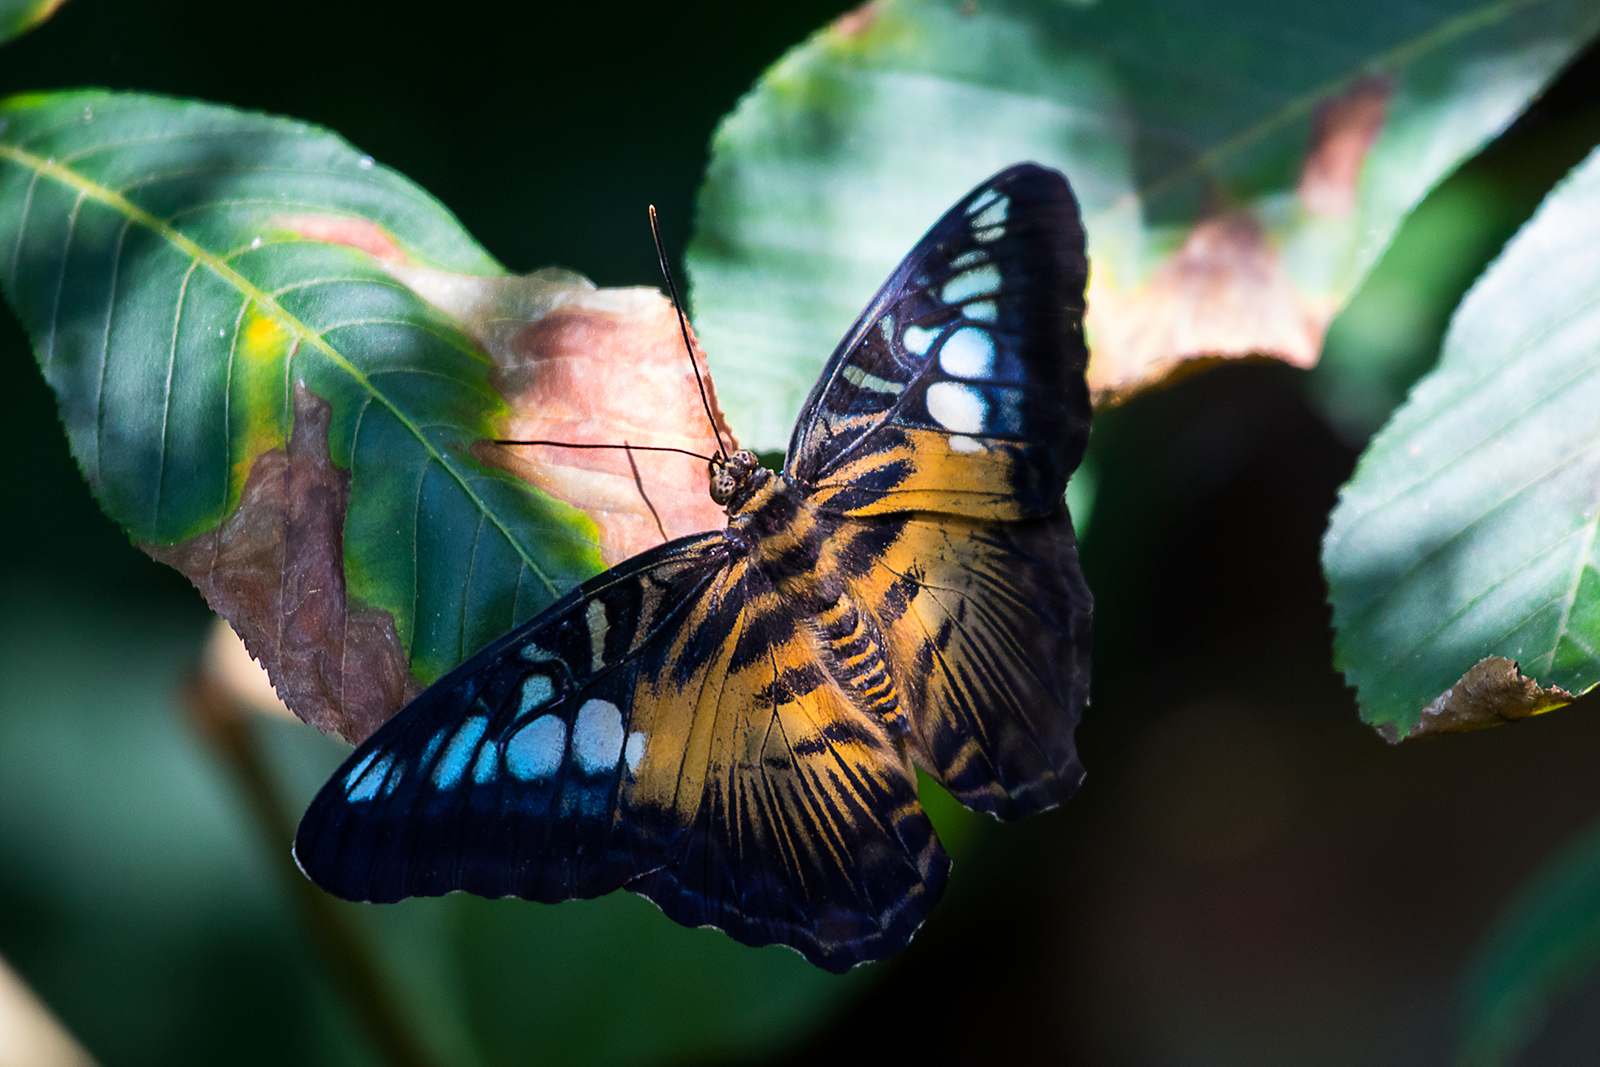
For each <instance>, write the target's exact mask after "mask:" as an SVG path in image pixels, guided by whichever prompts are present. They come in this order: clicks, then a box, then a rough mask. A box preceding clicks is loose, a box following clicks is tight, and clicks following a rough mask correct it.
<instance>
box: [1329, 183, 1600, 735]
mask: <svg viewBox="0 0 1600 1067" xmlns="http://www.w3.org/2000/svg"><path fill="white" fill-rule="evenodd" d="M1597 293H1600V153H1596V154H1594V155H1591V156H1590V157H1589V159H1588V160H1587V161H1585V162H1584V163H1583V164H1582V165H1581V166H1580V167H1578V168H1577V169H1576V170H1575V171H1574V172H1573V173H1572V174H1571V175H1570V176H1569V177H1568V178H1567V179H1566V180H1564V181H1563V182H1562V184H1561V185H1559V186H1558V187H1557V189H1556V190H1555V191H1554V192H1553V193H1552V194H1551V195H1550V196H1549V197H1548V198H1547V199H1546V201H1545V203H1544V204H1543V205H1542V206H1541V207H1540V209H1539V211H1538V212H1537V213H1536V214H1535V215H1534V217H1533V219H1532V220H1530V221H1529V223H1528V224H1527V225H1526V226H1525V227H1523V229H1522V231H1521V232H1520V233H1519V234H1518V235H1517V236H1516V238H1515V239H1514V240H1513V241H1512V242H1511V243H1510V244H1509V245H1508V246H1507V247H1506V250H1505V251H1504V252H1503V253H1502V254H1501V256H1500V258H1499V259H1498V260H1496V261H1495V263H1494V265H1493V266H1492V267H1490V269H1489V270H1488V272H1487V273H1486V274H1485V275H1484V277H1483V278H1482V279H1480V280H1479V282H1478V284H1477V285H1476V286H1474V287H1473V289H1472V291H1471V292H1470V293H1468V295H1467V297H1466V299H1465V300H1463V301H1462V303H1461V306H1460V308H1458V309H1457V311H1456V314H1455V317H1454V319H1453V320H1452V321H1451V324H1450V330H1449V333H1448V334H1447V335H1446V337H1445V344H1444V351H1443V354H1442V355H1441V356H1440V359H1439V366H1438V367H1437V368H1436V369H1435V370H1434V371H1432V372H1431V373H1430V374H1428V375H1427V376H1426V377H1425V378H1423V379H1422V380H1421V381H1420V382H1419V383H1418V384H1417V387H1416V388H1415V389H1414V390H1413V392H1412V394H1411V397H1410V399H1409V400H1407V402H1406V403H1405V405H1404V406H1403V407H1401V408H1400V410H1399V411H1398V412H1397V413H1396V414H1395V416H1394V418H1393V419H1392V420H1391V422H1390V423H1389V425H1388V426H1386V427H1385V428H1384V430H1383V431H1382V432H1381V433H1379V434H1378V436H1377V437H1375V438H1374V439H1373V441H1372V444H1371V445H1370V446H1369V447H1368V449H1367V451H1366V453H1365V455H1363V456H1362V458H1361V462H1360V464H1359V466H1358V467H1357V469H1356V473H1355V476H1354V477H1353V478H1352V479H1351V481H1350V483H1349V484H1348V485H1347V486H1345V488H1344V491H1343V492H1342V494H1341V496H1340V501H1339V505H1338V507H1337V508H1336V509H1335V510H1334V513H1333V517H1332V520H1331V522H1330V525H1329V528H1328V535H1327V538H1326V540H1325V542H1324V544H1323V557H1322V558H1323V567H1324V569H1325V570H1326V572H1327V576H1328V586H1329V593H1330V599H1331V600H1332V603H1333V613H1334V625H1335V628H1336V631H1337V632H1336V636H1335V639H1334V660H1335V663H1336V665H1337V666H1338V667H1340V668H1341V669H1342V670H1343V671H1344V672H1345V678H1346V679H1347V680H1348V681H1349V682H1350V683H1351V684H1353V685H1354V686H1355V687H1356V689H1357V692H1358V695H1359V699H1360V702H1361V714H1362V716H1363V718H1365V719H1366V720H1367V721H1368V722H1369V723H1372V724H1373V725H1374V726H1377V727H1379V728H1380V730H1382V731H1383V732H1384V733H1385V735H1386V736H1388V737H1389V738H1390V739H1391V740H1394V739H1397V738H1400V737H1406V736H1414V735H1415V734H1417V733H1425V732H1432V731H1437V730H1444V729H1471V728H1473V727H1474V726H1482V725H1491V724H1493V723H1495V722H1499V721H1502V720H1504V719H1510V718H1519V717H1522V716H1523V715H1528V714H1537V713H1538V712H1540V711H1544V710H1548V709H1549V708H1550V707H1554V706H1558V705H1559V704H1562V703H1565V702H1567V701H1568V700H1570V699H1571V694H1572V693H1581V692H1583V691H1585V690H1587V689H1590V688H1592V687H1593V686H1594V685H1595V684H1596V682H1597V681H1600V541H1597V538H1596V533H1597V530H1600V299H1597V297H1596V294H1597ZM1512 661H1515V663H1512ZM1518 666H1520V668H1521V670H1522V671H1525V672H1526V673H1527V674H1528V675H1530V676H1532V678H1533V679H1537V682H1535V681H1531V680H1529V679H1528V678H1524V677H1522V675H1521V674H1519V673H1518V670H1517V667H1518Z"/></svg>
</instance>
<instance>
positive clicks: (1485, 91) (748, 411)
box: [689, 0, 1600, 448]
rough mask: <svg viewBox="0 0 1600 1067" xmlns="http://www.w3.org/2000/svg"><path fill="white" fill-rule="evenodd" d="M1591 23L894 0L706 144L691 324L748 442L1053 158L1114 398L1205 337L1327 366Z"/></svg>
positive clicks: (1370, 9)
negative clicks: (1457, 184)
mask: <svg viewBox="0 0 1600 1067" xmlns="http://www.w3.org/2000/svg"><path fill="white" fill-rule="evenodd" d="M1597 27H1600V8H1597V7H1596V6H1595V5H1594V4H1592V3H1588V2H1585V0H1517V2H1497V3H1484V2H1481V0H1480V2H1464V0H1453V2H1452V0H1435V2H1431V3H1422V4H1393V3H1388V2H1386V0H1350V2H1347V3H1341V4H1314V5H1293V4H1278V3H1269V2H1266V0H1255V2H1250V3H1234V2H1230V3H1192V2H1181V3H1180V2H1178V0H1151V2H1145V3H1137V4H1132V3H1117V4H1110V3H1101V4H1080V3H1061V2H1057V0H983V2H980V3H973V2H971V0H880V2H877V3H873V4H869V5H867V6H865V7H863V8H861V9H860V10H858V11H856V12H854V13H852V14H850V15H847V16H845V17H844V18H843V19H841V20H839V21H838V22H836V23H835V24H834V25H832V26H830V27H828V28H827V29H825V30H823V31H822V32H821V33H819V34H818V35H816V36H815V37H813V38H812V39H811V40H810V41H808V42H807V43H806V44H804V45H802V46H800V47H799V48H797V49H795V50H794V51H792V52H791V53H789V54H788V55H787V56H786V57H784V58H783V59H782V60H781V61H780V62H778V63H777V64H776V65H774V66H773V67H772V68H771V69H770V70H769V71H768V72H767V73H766V74H765V75H764V76H763V77H762V79H761V81H760V82H759V83H758V84H757V86H756V88H755V89H754V91H753V92H752V93H751V94H750V95H749V96H748V97H746V99H745V100H744V101H743V102H742V103H741V104H740V106H739V108H738V109H737V110H736V111H735V112H734V113H733V114H731V115H730V116H729V117H728V118H727V119H726V120H725V121H724V122H723V125H722V127H721V128H720V130H719V131H718V133H717V135H716V138H715V140H714V142H713V145H712V162H711V167H710V171H709V174H708V178H707V182H706V184H705V186H704V188H703V190H702V193H701V199H700V209H699V216H698V219H697V232H696V236H695V239H694V242H693V245H692V246H691V249H690V254H689V269H690V275H691V278H692V280H693V282H694V303H695V318H696V324H697V326H698V327H699V328H700V330H701V336H702V337H703V338H704V340H705V342H706V345H707V348H708V349H709V350H710V351H711V352H712V353H713V355H714V356H716V357H720V358H721V359H724V360H731V361H735V362H736V363H737V365H738V366H739V368H740V370H741V373H740V374H739V376H738V377H737V378H735V377H733V376H731V375H728V374H726V373H724V374H723V396H724V399H725V401H727V404H728V407H729V410H730V412H731V413H732V414H733V416H734V418H733V421H734V422H735V424H737V425H739V426H740V427H741V430H742V431H743V433H744V434H745V435H746V437H747V439H748V440H749V441H750V443H751V444H752V445H753V446H754V447H759V448H777V447H782V445H783V443H784V442H785V441H786V439H787V435H788V429H789V422H790V420H791V419H792V418H793V416H794V413H795V412H796V411H797V410H798V408H799V405H800V402H801V400H802V398H803V397H804V396H805V394H806V392H807V390H808V389H809V388H810V385H811V383H812V381H813V380H814V379H815V377H816V374H817V371H818V369H819V368H820V366H821V363H822V361H823V360H824V359H825V358H826V357H827V355H828V353H829V352H830V351H831V350H832V348H833V346H834V344H835V343H836V342H837V340H838V338H839V337H840V336H841V335H842V334H843V332H844V330H845V328H846V327H847V326H848V325H849V323H850V321H851V320H852V318H853V317H854V316H855V315H856V314H857V312H858V311H859V310H860V308H861V307H862V306H864V304H865V303H866V301H867V299H868V297H869V296H870V295H871V294H872V291H873V289H874V287H875V286H877V285H878V284H879V283H880V282H881V281H882V280H883V278H884V277H886V276H887V275H888V272H889V270H890V269H891V268H892V267H893V266H894V264H895V262H896V261H897V259H898V257H899V256H901V255H903V254H904V253H905V252H906V251H907V250H908V249H909V248H910V247H911V245H912V243H913V242H914V241H915V240H916V238H917V237H918V236H919V235H920V234H921V233H922V231H923V230H924V229H926V228H927V226H928V225H929V224H931V223H932V221H933V220H934V219H935V218H937V217H938V215H939V213H940V212H941V211H943V210H944V209H945V208H946V207H947V206H948V205H949V204H950V203H952V202H953V201H954V200H955V199H956V198H957V197H958V196H959V195H960V194H961V193H963V192H965V191H966V190H967V189H968V188H970V187H971V186H972V185H974V184H975V183H976V182H978V181H979V180H981V179H982V178H984V177H985V176H987V175H988V174H989V173H991V172H993V171H995V170H997V169H999V168H1000V167H1003V166H1005V165H1007V164H1010V163H1014V162H1017V161H1018V160H1022V159H1033V160H1037V161H1039V162H1043V163H1047V164H1050V165H1053V166H1056V167H1060V168H1061V169H1062V170H1064V171H1065V172H1066V173H1067V175H1068V177H1069V178H1071V180H1072V182H1073V185H1074V187H1075V189H1076V190H1077V192H1078V195H1079V198H1080V199H1081V201H1082V205H1083V208H1084V213H1085V218H1086V222H1087V226H1088V232H1089V241H1090V254H1091V257H1092V259H1093V262H1094V270H1093V274H1092V276H1091V283H1090V285H1091V288H1090V296H1089V316H1090V318H1089V329H1090V335H1091V341H1092V342H1093V349H1094V361H1093V363H1092V364H1091V368H1090V377H1091V383H1092V384H1093V385H1094V386H1095V388H1096V391H1097V394H1098V395H1099V397H1100V399H1101V400H1102V402H1104V401H1106V400H1108V399H1111V398H1114V397H1116V396H1120V395H1126V394H1127V393H1129V392H1132V391H1136V390H1138V389H1140V388H1143V387H1145V386H1147V385H1148V384H1150V383H1151V382H1153V381H1156V380H1159V379H1162V378H1165V377H1167V376H1169V375H1170V374H1171V373H1173V371H1174V369H1175V368H1176V367H1177V366H1178V364H1179V363H1180V362H1181V361H1182V360H1184V359H1185V358H1188V357H1192V356H1195V355H1201V354H1204V355H1211V356H1218V355H1240V354H1246V353H1258V354H1259V353H1266V354H1273V355H1277V356H1279V357H1281V358H1284V359H1287V360H1290V361H1291V362H1294V363H1296V364H1299V365H1307V364H1309V363H1312V362H1314V361H1315V359H1316V356H1317V352H1318V350H1319V347H1320V344H1321V339H1322V334H1323V330H1324V328H1325V327H1326V325H1327V323H1328V321H1329V319H1330V318H1331V317H1332V316H1333V314H1334V313H1335V312H1336V311H1337V310H1338V308H1339V307H1340V306H1341V305H1342V304H1343V302H1344V301H1345V300H1346V299H1347V298H1348V297H1349V295H1350V294H1351V293H1352V292H1353V290H1354V289H1355V288H1356V286H1357V285H1358V283H1359V282H1360V281H1361V279H1362V277H1363V276H1364V275H1365V273H1366V272H1367V271H1368V269H1369V268H1370V267H1371V266H1372V264H1373V262H1374V261H1375V260H1376V259H1377V257H1378V255H1379V254H1380V253H1381V251H1382V250H1383V248H1384V247H1385V245H1386V244H1387V243H1388V241H1389V239H1390V237H1391V236H1392V235H1393V233H1394V230H1395V228H1396V227H1397V225H1398V224H1399V222H1400V220H1401V219H1402V218H1403V217H1404V216H1405V214H1406V213H1407V212H1408V211H1409V210H1410V209H1411V208H1412V207H1413V206H1415V204H1416V203H1417V202H1418V201H1419V200H1420V199H1421V198H1422V197H1423V195H1424V194H1425V193H1426V192H1427V191H1428V190H1429V189H1430V188H1431V187H1432V186H1433V185H1434V184H1436V183H1437V182H1438V181H1439V180H1440V179H1441V178H1442V177H1443V176H1444V175H1445V174H1447V173H1448V172H1449V171H1450V170H1451V169H1453V168H1454V167H1455V166H1456V164H1457V163H1458V162H1459V161H1460V160H1462V159H1463V158H1464V157H1465V156H1467V155H1468V154H1469V153H1471V152H1473V151H1474V150H1475V149H1477V148H1478V147H1479V146H1480V145H1482V144H1483V143H1484V142H1485V141H1486V140H1487V139H1488V138H1490V137H1492V136H1494V135H1495V134H1496V133H1497V132H1498V131H1500V130H1501V129H1502V128H1503V127H1504V126H1505V125H1506V124H1507V123H1508V122H1509V121H1510V120H1511V119H1512V118H1513V117H1514V116H1515V115H1516V114H1517V113H1518V112H1519V111H1520V110H1521V109H1522V108H1523V107H1524V106H1526V104H1527V102H1528V101H1529V100H1530V99H1531V98H1532V97H1533V95H1534V94H1536V93H1537V92H1538V91H1539V89H1540V88H1541V87H1542V86H1543V85H1545V84H1546V83H1547V82H1548V81H1549V79H1550V78H1551V77H1552V76H1553V75H1554V74H1555V73H1556V72H1557V71H1558V70H1559V69H1560V68H1561V66H1562V65H1563V64H1564V63H1565V62H1566V61H1567V60H1568V59H1569V58H1570V57H1571V56H1572V55H1573V54H1574V52H1575V51H1576V50H1577V49H1578V48H1579V47H1580V46H1581V45H1582V43H1583V42H1584V41H1586V40H1587V39H1588V38H1589V37H1590V36H1591V35H1592V34H1593V33H1594V32H1595V30H1596V28H1597Z"/></svg>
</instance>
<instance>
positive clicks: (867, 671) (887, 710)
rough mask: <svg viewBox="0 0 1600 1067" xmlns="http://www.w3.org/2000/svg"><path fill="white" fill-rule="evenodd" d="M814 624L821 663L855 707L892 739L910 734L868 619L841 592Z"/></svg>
mask: <svg viewBox="0 0 1600 1067" xmlns="http://www.w3.org/2000/svg"><path fill="white" fill-rule="evenodd" d="M815 623H816V632H817V636H818V638H819V639H820V641H821V643H822V650H823V652H824V656H823V662H824V663H826V664H827V665H828V669H829V673H831V674H832V675H833V677H834V679H835V680H836V681H837V682H838V683H839V685H840V686H841V687H842V688H843V689H844V690H845V692H847V693H849V694H850V695H851V696H852V697H853V698H854V699H855V703H856V706H857V707H859V708H860V709H861V710H862V711H864V712H866V713H867V714H869V715H871V716H873V717H874V718H876V719H877V720H878V721H879V722H880V723H882V724H883V727H884V729H886V730H888V731H889V733H890V734H891V735H893V736H895V737H904V736H905V735H906V734H908V733H910V732H911V721H910V720H909V719H907V718H906V714H905V711H904V710H902V709H901V707H900V694H899V692H898V691H897V690H896V689H895V684H894V679H893V678H891V677H890V675H889V664H888V662H887V660H885V658H884V645H883V636H882V635H881V634H880V633H879V632H878V628H877V626H875V625H874V624H873V622H872V619H871V617H870V616H868V615H865V614H863V613H862V612H861V610H860V609H859V608H857V607H856V603H855V601H854V600H851V599H850V597H849V596H848V595H846V594H845V593H843V592H840V593H839V595H838V597H837V598H836V599H835V600H834V602H833V603H832V604H830V605H828V606H827V607H825V608H823V609H822V610H821V611H819V612H818V613H817V614H816V616H815Z"/></svg>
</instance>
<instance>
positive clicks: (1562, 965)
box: [1456, 822, 1600, 1067]
mask: <svg viewBox="0 0 1600 1067" xmlns="http://www.w3.org/2000/svg"><path fill="white" fill-rule="evenodd" d="M1597 966H1600V822H1596V823H1593V824H1591V825H1590V826H1589V827H1588V828H1586V829H1585V830H1583V831H1582V832H1581V833H1580V834H1578V835H1577V836H1576V837H1575V838H1573V840H1571V841H1569V842H1568V843H1567V844H1565V845H1564V846H1563V847H1562V848H1561V850H1560V851H1559V852H1558V853H1557V854H1556V855H1555V856H1554V857H1552V858H1551V859H1550V860H1549V861H1548V862H1547V863H1546V864H1545V865H1544V867H1543V868H1542V869H1541V870H1540V871H1539V872H1538V873H1537V874H1535V875H1534V876H1533V877H1532V878H1531V879H1529V880H1528V882H1527V884H1525V885H1524V886H1523V887H1522V888H1521V889H1519V890H1517V893H1516V895H1515V896H1514V897H1513V898H1512V900H1511V902H1510V903H1509V904H1507V905H1506V908H1505V911H1504V912H1503V913H1502V914H1501V916H1500V918H1499V919H1498V920H1497V921H1496V922H1495V925H1494V928H1493V929H1492V930H1490V931H1489V933H1488V935H1487V936H1486V937H1485V938H1484V939H1483V941H1482V942H1481V943H1480V944H1479V945H1478V947H1477V949H1476V950H1475V951H1474V953H1473V959H1472V962H1471V964H1470V965H1469V966H1468V968H1467V971H1466V974H1465V976H1464V980H1463V982H1462V995H1461V1029H1460V1031H1459V1033H1458V1035H1457V1045H1456V1063H1457V1064H1459V1065H1460V1067H1497V1065H1499V1064H1504V1063H1510V1062H1511V1061H1512V1059H1513V1058H1514V1056H1515V1055H1516V1053H1517V1051H1518V1049H1520V1048H1521V1047H1522V1045H1523V1044H1524V1043H1525V1042H1526V1041H1527V1040H1528V1038H1530V1037H1532V1036H1533V1034H1534V1033H1535V1032H1536V1031H1537V1030H1538V1028H1539V1025H1540V1024H1541V1023H1542V1022H1543V1021H1544V1018H1545V1016H1546V1015H1548V1014H1549V1012H1550V1010H1551V1009H1552V1008H1553V1007H1554V1006H1555V1004H1556V1002H1557V1001H1558V1000H1559V998H1560V997H1561V996H1562V994H1563V993H1565V992H1566V991H1568V990H1569V989H1570V988H1571V987H1572V986H1573V985H1574V984H1575V983H1577V982H1578V981H1580V980H1582V979H1583V978H1584V977H1585V976H1586V975H1589V974H1593V973H1594V971H1595V969H1596V967H1597Z"/></svg>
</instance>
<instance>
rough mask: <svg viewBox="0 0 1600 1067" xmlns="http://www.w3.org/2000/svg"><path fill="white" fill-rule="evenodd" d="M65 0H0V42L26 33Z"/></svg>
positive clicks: (54, 11)
mask: <svg viewBox="0 0 1600 1067" xmlns="http://www.w3.org/2000/svg"><path fill="white" fill-rule="evenodd" d="M66 2H67V0H0V42H4V41H8V40H10V39H11V38H13V37H16V36H18V35H20V34H24V33H27V32H28V31H29V30H31V29H33V28H34V27H35V26H37V25H39V23H41V22H43V21H44V20H45V19H47V18H49V17H50V16H51V15H54V14H55V13H56V8H58V7H60V6H61V5H62V4H64V3H66Z"/></svg>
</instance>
